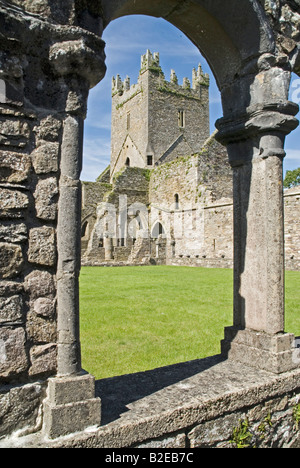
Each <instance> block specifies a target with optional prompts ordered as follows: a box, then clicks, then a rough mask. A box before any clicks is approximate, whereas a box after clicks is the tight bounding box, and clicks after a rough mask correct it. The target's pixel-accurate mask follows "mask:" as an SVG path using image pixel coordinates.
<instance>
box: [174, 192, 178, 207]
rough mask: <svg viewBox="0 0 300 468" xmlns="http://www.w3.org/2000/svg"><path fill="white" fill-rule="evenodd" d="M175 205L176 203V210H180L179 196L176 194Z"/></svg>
mask: <svg viewBox="0 0 300 468" xmlns="http://www.w3.org/2000/svg"><path fill="white" fill-rule="evenodd" d="M174 203H175V206H174V207H175V210H179V195H178V193H175V195H174Z"/></svg>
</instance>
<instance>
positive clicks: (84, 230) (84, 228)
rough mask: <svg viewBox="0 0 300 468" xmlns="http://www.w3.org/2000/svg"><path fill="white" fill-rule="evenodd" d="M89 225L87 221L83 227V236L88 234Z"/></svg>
mask: <svg viewBox="0 0 300 468" xmlns="http://www.w3.org/2000/svg"><path fill="white" fill-rule="evenodd" d="M87 227H88V222H87V221H85V222H84V223H83V225H82V227H81V237H85V235H86V234H87Z"/></svg>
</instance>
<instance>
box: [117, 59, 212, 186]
mask: <svg viewBox="0 0 300 468" xmlns="http://www.w3.org/2000/svg"><path fill="white" fill-rule="evenodd" d="M208 137H209V75H208V74H204V73H203V72H202V69H201V66H200V65H199V67H198V69H197V70H196V69H194V70H193V75H192V83H190V81H189V80H188V78H184V80H183V84H182V85H179V84H178V79H177V76H176V73H175V71H174V70H172V71H171V78H170V81H166V80H165V77H164V74H163V71H162V69H161V66H160V62H159V54H158V53H154V54H152V53H151V52H150V51H149V50H148V51H147V52H146V54H145V55H143V56H142V58H141V69H140V73H139V77H138V82H137V84H134V85H131V84H130V78H129V77H127V78H126V79H125V80H124V81H122V79H121V77H120V76H119V75H117V77H116V78H115V77H114V78H113V80H112V135H111V169H110V170H111V179H112V178H113V177H114V175H115V174H116V173H118V172H119V171H120V170H121V169H122V168H124V167H125V166H126V165H127V166H132V167H140V168H148V169H151V168H152V167H154V166H155V165H159V164H161V163H164V162H168V161H172V160H174V159H175V158H177V157H179V156H183V155H190V154H192V153H196V152H198V151H200V149H201V147H202V146H203V144H204V142H205V141H206V139H207V138H208Z"/></svg>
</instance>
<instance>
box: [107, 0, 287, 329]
mask: <svg viewBox="0 0 300 468" xmlns="http://www.w3.org/2000/svg"><path fill="white" fill-rule="evenodd" d="M171 3H172V2H170V4H171ZM170 4H169V2H168V8H167V10H168V12H165V14H164V15H163V16H164V17H165V18H166V19H167V20H168V21H170V22H171V23H172V24H174V25H175V26H176V27H178V28H179V30H181V31H183V32H184V33H185V34H186V35H187V36H188V37H189V38H190V39H191V40H192V42H193V43H194V44H195V45H196V46H197V47H198V49H200V50H201V51H202V52H203V54H204V55H205V56H206V57H207V60H208V62H209V64H210V65H211V69H212V70H213V73H214V76H215V78H216V82H217V85H218V88H219V89H220V90H221V93H222V104H223V112H224V118H223V119H222V120H221V121H219V122H218V128H219V138H220V139H222V141H226V139H228V138H229V137H228V135H230V137H231V139H232V140H231V141H230V145H229V147H230V161H231V163H232V165H233V166H234V167H237V168H238V169H237V170H236V173H237V174H238V177H237V178H236V180H238V179H241V183H240V185H239V186H241V185H242V179H244V178H245V180H247V184H248V185H246V194H245V193H244V194H241V193H238V194H236V201H237V200H238V197H244V200H243V201H244V204H243V206H242V211H241V213H238V216H240V217H241V219H240V223H239V224H238V225H237V226H243V225H244V227H245V226H246V227H245V229H244V231H243V232H242V234H243V238H242V239H241V240H240V241H239V242H240V244H239V252H240V260H239V264H237V263H236V265H237V274H236V275H235V291H238V288H237V285H238V284H239V283H240V282H242V283H243V285H246V287H244V289H243V288H242V294H243V297H240V294H241V293H240V292H239V294H237V295H236V297H235V301H236V306H237V308H236V310H238V314H236V315H235V326H236V327H241V328H245V327H246V322H247V320H248V318H249V317H250V315H251V313H249V311H248V309H247V310H246V309H245V307H244V306H243V304H244V303H245V304H247V305H248V308H249V304H250V302H251V301H250V300H249V298H250V296H251V292H250V290H249V288H248V287H247V286H248V284H249V283H248V280H249V278H250V279H253V274H252V271H251V268H250V267H249V265H250V264H248V263H247V261H246V256H247V255H246V254H249V251H250V250H249V249H248V252H247V251H246V250H247V249H246V246H247V242H246V239H247V236H248V231H247V226H248V225H247V222H248V221H247V216H246V214H247V211H249V210H250V211H251V213H252V216H253V219H254V218H255V216H254V214H253V213H254V212H255V210H254V209H253V208H254V205H255V204H256V202H253V200H252V205H251V206H250V205H249V201H250V197H249V194H250V190H251V187H250V180H251V177H252V178H253V177H254V178H256V179H258V178H259V176H260V175H259V174H255V173H251V174H249V172H247V171H245V172H244V173H243V172H242V171H241V170H240V169H239V167H241V166H243V164H244V162H245V161H246V162H249V161H251V158H252V157H253V152H254V153H255V152H256V151H257V150H258V149H261V148H259V144H258V143H259V141H260V138H262V137H261V134H263V131H262V130H261V129H260V130H259V131H260V132H261V134H260V135H259V137H257V141H255V143H254V142H253V141H251V145H250V141H248V140H250V137H249V134H250V130H249V129H247V127H246V125H245V124H246V122H247V120H246V119H247V118H249V115H248V114H247V109H250V110H251V112H252V114H251V115H252V117H253V116H254V117H256V116H255V115H254V114H255V113H254V109H255V106H258V103H259V93H258V92H256V91H257V88H258V87H259V86H260V84H259V83H258V81H259V80H256V76H255V74H253V73H252V74H251V73H249V71H248V73H247V72H246V71H245V70H246V67H247V66H248V65H249V61H251V60H253V65H254V66H256V60H257V57H259V56H260V55H261V54H263V53H272V52H274V51H275V44H274V41H273V39H272V34H271V32H270V30H269V29H268V26H267V25H266V23H264V22H263V21H262V16H260V14H258V12H257V11H254V10H253V9H252V4H251V5H250V4H249V2H244V1H241V2H239V4H238V6H237V8H238V9H239V12H238V14H237V17H238V18H239V19H240V18H242V17H243V16H244V15H245V17H246V18H247V21H246V22H245V23H244V24H239V25H238V27H236V28H233V29H232V28H231V29H227V26H226V19H228V15H230V14H231V12H230V9H228V10H226V8H225V6H224V4H222V3H221V2H215V4H214V6H212V5H211V6H207V7H206V8H203V7H202V6H199V4H198V3H197V5H196V4H193V6H190V7H189V8H188V9H187V10H186V11H185V14H184V15H183V14H181V13H182V12H181V11H180V8H175V9H173V10H172V9H170V8H169V7H170ZM114 7H115V5H114V2H104V11H105V16H106V26H107V25H108V24H109V23H110V21H111V20H112V19H116V18H118V17H121V16H124V17H126V15H128V14H135V13H139V14H143V13H148V14H149V15H153V16H160V15H161V11H160V9H161V8H162V7H161V4H160V3H156V2H154V3H151V4H145V3H144V2H143V4H142V3H141V2H139V1H138V2H131V1H124V2H119V3H118V6H117V7H116V8H114ZM225 10H226V11H225ZM242 10H243V14H242ZM200 13H201V14H200ZM260 13H262V12H261V11H260ZM200 17H201V26H203V29H201V28H199V20H200ZM202 22H203V23H202ZM221 24H222V27H221V26H220V25H221ZM243 28H245V29H243ZM250 30H252V33H251V34H250ZM253 31H256V32H257V34H253ZM247 32H248V33H249V35H248V34H247ZM249 37H251V40H250V41H249V40H248V39H249ZM212 38H214V40H212ZM224 57H226V60H224ZM152 58H153V60H154V62H155V63H154V65H155V66H154V68H156V69H157V67H156V62H157V56H154V55H153V57H152ZM254 62H255V63H254ZM243 73H244V74H243ZM280 73H281V70H280ZM251 85H253V88H252V89H254V92H253V93H251V92H250V86H251ZM281 91H282V90H279V92H278V100H280V96H279V95H280V93H281ZM235 95H239V97H240V99H239V100H235V99H234V96H235ZM266 95H267V93H266ZM124 104H125V101H124ZM267 104H268V103H267ZM251 106H252V107H251ZM266 108H267V106H266ZM264 110H265V109H263V111H264ZM275 112H277V110H275ZM290 115H292V111H291V113H290ZM132 117H133V116H132V115H130V129H131V128H132V126H133V119H132ZM239 117H240V118H241V120H239ZM254 117H253V118H254ZM243 119H244V120H243ZM291 120H292V119H291ZM188 121H189V120H188V119H185V124H186V125H187V123H188ZM176 122H177V128H178V113H177V115H176ZM239 125H240V126H241V127H242V126H243V125H245V127H243V129H242V128H239ZM253 125H254V126H255V124H253ZM260 125H262V127H263V126H264V125H267V124H266V123H265V122H262V123H260ZM125 128H126V130H127V131H128V126H127V127H126V126H125ZM181 130H182V127H181ZM244 130H245V132H246V133H247V132H248V133H247V138H246V139H245V141H247V143H249V146H248V147H247V148H246V155H245V154H243V152H242V151H241V148H237V146H238V145H237V144H236V141H237V142H238V143H239V142H240V140H241V138H240V135H241V133H242V131H244ZM267 130H268V128H267ZM274 138H275V137H274V135H271V139H274ZM178 142H179V139H178V140H176V141H175V142H174V143H173V144H174V145H175V146H176V145H177V144H178ZM276 143H278V141H276ZM281 143H282V141H281ZM272 148H273V147H272ZM275 148H276V151H277V150H278V151H279V152H278V154H281V153H280V151H281V150H282V148H281V147H279V148H277V147H275ZM170 149H171V147H170ZM262 151H263V148H262ZM164 154H165V155H166V157H167V156H168V151H167V152H166V153H164ZM247 158H248V159H247ZM264 170H265V168H264ZM274 177H275V176H274ZM205 179H206V178H205ZM205 181H206V180H205ZM247 191H248V192H249V193H248V194H247ZM173 193H174V191H173ZM178 193H180V192H179V191H178ZM264 195H265V194H264ZM173 203H174V199H173ZM186 211H187V218H188V220H189V222H190V224H191V225H192V224H193V222H194V217H193V210H192V208H189V209H187V210H186ZM215 212H216V211H215ZM243 223H244V224H243ZM269 227H270V226H268V228H269ZM214 239H215V237H214ZM236 242H237V235H236ZM270 242H272V240H271V241H270ZM263 248H264V247H263ZM213 250H214V251H215V250H216V243H215V242H214V243H213ZM181 257H182V255H181ZM195 257H197V258H199V254H197V255H196V256H195ZM202 257H203V258H205V255H203V256H202ZM248 257H249V255H248ZM248 257H247V258H248ZM187 258H190V255H187ZM222 258H224V254H222ZM278 258H279V256H277V257H276V261H277V260H278ZM276 261H275V262H276ZM245 266H247V268H245ZM256 267H257V266H256ZM260 267H261V264H260V265H259V268H258V270H259V269H260ZM262 268H264V266H262ZM244 270H246V273H245V274H244ZM251 275H252V278H251ZM244 278H246V279H245V280H244ZM250 283H251V281H250ZM254 283H255V287H254V289H256V288H257V284H256V283H257V280H255V281H254ZM268 286H269V285H268ZM279 289H280V287H279V288H278V291H279ZM276 294H277V293H276ZM244 296H245V297H244ZM243 301H244V303H243ZM277 312H278V315H280V313H281V312H280V311H279V310H278V311H277ZM249 314H250V315H249ZM256 317H259V314H257V316H256ZM258 321H259V320H258ZM249 323H250V324H251V320H249ZM266 323H267V322H266ZM223 325H224V323H223ZM280 326H281V324H280ZM280 326H279V328H280ZM255 327H258V329H259V330H260V327H262V328H263V327H264V324H263V325H261V324H260V323H257V320H256V319H255V320H254V328H255ZM266 327H267V325H266ZM250 328H251V326H250ZM271 328H272V327H271Z"/></svg>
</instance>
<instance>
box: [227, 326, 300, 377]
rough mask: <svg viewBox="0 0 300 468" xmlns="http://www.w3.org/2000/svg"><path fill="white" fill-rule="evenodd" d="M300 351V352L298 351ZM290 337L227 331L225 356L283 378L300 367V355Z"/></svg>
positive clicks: (291, 335)
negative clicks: (284, 373) (285, 374)
mask: <svg viewBox="0 0 300 468" xmlns="http://www.w3.org/2000/svg"><path fill="white" fill-rule="evenodd" d="M298 351H299V350H298ZM298 351H297V348H295V337H294V335H293V334H290V333H282V334H278V335H269V334H267V333H264V332H258V331H254V330H249V329H239V328H236V327H227V328H225V339H224V340H222V341H221V353H222V354H223V355H224V356H226V357H227V358H228V359H231V360H234V361H238V362H240V363H242V364H246V365H247V366H251V367H255V368H257V369H261V370H265V371H268V372H272V373H274V374H281V373H283V372H288V371H291V370H293V369H295V368H297V367H299V363H300V361H299V352H298Z"/></svg>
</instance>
